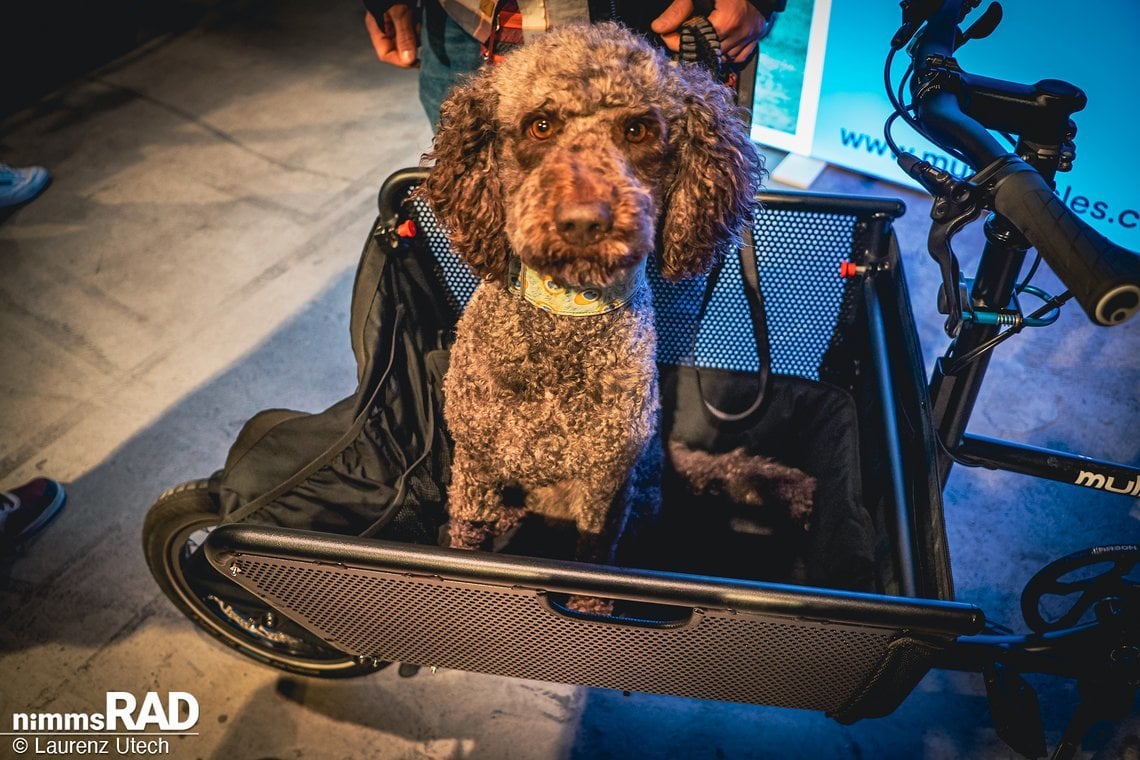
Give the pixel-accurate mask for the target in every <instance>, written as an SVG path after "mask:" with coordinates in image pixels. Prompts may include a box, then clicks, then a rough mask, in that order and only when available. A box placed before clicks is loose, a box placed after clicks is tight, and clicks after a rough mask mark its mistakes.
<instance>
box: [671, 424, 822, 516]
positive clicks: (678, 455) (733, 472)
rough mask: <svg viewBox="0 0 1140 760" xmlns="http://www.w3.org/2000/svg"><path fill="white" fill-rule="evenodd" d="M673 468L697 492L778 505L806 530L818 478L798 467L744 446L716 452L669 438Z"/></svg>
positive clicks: (759, 504) (751, 504)
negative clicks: (758, 453) (755, 452)
mask: <svg viewBox="0 0 1140 760" xmlns="http://www.w3.org/2000/svg"><path fill="white" fill-rule="evenodd" d="M669 461H670V464H672V466H673V469H674V470H676V472H677V473H678V474H679V475H680V476H681V477H682V478H683V479H684V480H685V482H686V484H687V485H688V486H689V487H690V488H692V489H693V493H695V494H696V495H698V496H704V495H710V496H725V497H727V498H728V499H729V500H731V501H732V502H733V503H735V504H745V505H748V506H754V507H765V506H767V507H771V506H776V507H779V508H780V509H786V510H787V515H786V517H787V519H789V520H790V521H792V522H793V523H794V524H796V525H799V526H800V527H802V528H803V529H804V530H807V529H808V527H809V526H810V523H811V510H812V500H813V496H814V493H815V479H814V478H812V477H811V476H810V475H807V474H806V473H804V472H803V471H801V470H798V469H796V468H795V467H789V466H788V465H785V464H781V463H779V462H777V461H775V460H773V459H769V458H768V457H762V456H757V455H755V454H749V453H748V452H746V451H745V450H744V449H743V448H738V449H733V450H732V451H728V452H724V453H718V454H713V453H710V452H707V451H699V450H697V449H690V448H689V447H688V446H686V445H685V444H683V443H681V442H679V441H670V442H669Z"/></svg>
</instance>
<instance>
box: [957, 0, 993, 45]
mask: <svg viewBox="0 0 1140 760" xmlns="http://www.w3.org/2000/svg"><path fill="white" fill-rule="evenodd" d="M1002 16H1003V12H1002V8H1001V3H998V2H992V3H990V4H989V5H988V6H987V7H986V10H985V11H984V12H983V13H982V15H981V16H979V17H978V20H977V21H975V22H974V23H972V24H970V28H969V29H967V30H966V31H964V32H961V33H960V34H959V36H958V40H957V42H956V43H955V45H954V49H955V50H957V49H958V48H960V47H962V46H963V45H965V44H966V43H967V42H969V41H970V40H980V39H984V38H986V37H989V36H990V35H991V34H993V33H994V30H995V29H997V26H998V24H1000V23H1001V19H1002Z"/></svg>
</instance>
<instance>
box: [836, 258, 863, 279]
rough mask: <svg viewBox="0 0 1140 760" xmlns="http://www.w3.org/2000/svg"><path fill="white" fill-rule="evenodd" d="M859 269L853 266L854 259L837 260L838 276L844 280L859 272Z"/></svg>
mask: <svg viewBox="0 0 1140 760" xmlns="http://www.w3.org/2000/svg"><path fill="white" fill-rule="evenodd" d="M859 269H860V268H859V267H857V266H855V262H854V261H841V262H839V276H840V277H841V278H842V279H844V280H846V279H847V278H848V277H854V276H855V275H857V274H859Z"/></svg>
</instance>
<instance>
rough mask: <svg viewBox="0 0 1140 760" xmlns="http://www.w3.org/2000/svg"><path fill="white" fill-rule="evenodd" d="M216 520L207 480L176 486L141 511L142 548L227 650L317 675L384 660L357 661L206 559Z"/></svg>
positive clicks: (179, 601) (160, 578) (372, 666)
mask: <svg viewBox="0 0 1140 760" xmlns="http://www.w3.org/2000/svg"><path fill="white" fill-rule="evenodd" d="M219 522H220V517H219V505H218V500H217V497H216V495H215V493H214V491H213V490H212V488H211V485H210V481H209V480H195V481H190V482H187V483H183V484H181V485H178V486H175V487H174V488H172V489H170V490H169V491H167V492H166V493H164V494H163V495H162V496H160V497H159V499H158V501H156V502H155V503H154V505H153V506H152V507H151V508H150V511H149V512H147V515H146V520H145V522H144V523H143V552H144V553H145V555H146V563H147V566H148V567H149V568H150V572H151V574H152V575H153V576H154V579H155V580H156V581H157V582H158V586H159V588H161V589H162V592H163V593H164V594H166V596H167V597H168V598H169V599H170V601H172V602H174V605H175V606H176V607H177V608H178V610H179V611H180V612H181V613H182V614H184V615H185V616H186V617H188V618H189V619H190V620H191V621H192V622H193V623H194V624H195V625H197V626H198V627H199V628H201V629H203V630H204V631H206V633H208V634H210V635H211V636H213V637H214V638H215V639H217V640H218V641H220V642H222V643H223V644H225V645H226V646H228V647H230V648H231V649H236V650H237V651H239V652H241V653H242V654H244V655H245V656H247V657H251V658H253V659H254V660H257V661H258V662H261V663H264V664H266V665H271V666H273V667H275V668H279V669H281V670H285V671H288V672H290V673H297V674H300V675H306V676H317V677H321V678H351V677H354V676H363V675H367V674H369V673H373V672H375V671H377V670H379V669H380V668H382V667H384V666H385V665H387V663H385V662H382V661H374V660H368V661H365V662H361V661H359V660H357V659H356V658H354V657H352V656H351V655H348V654H346V653H344V652H341V651H338V650H337V649H334V648H333V647H330V646H329V645H328V644H327V643H326V642H324V641H322V640H321V639H320V638H318V637H316V636H315V635H313V634H312V633H310V632H308V631H306V630H305V629H303V628H301V627H300V626H299V625H297V624H296V623H294V622H293V621H292V620H289V619H288V618H286V617H285V616H284V615H281V614H280V613H279V612H277V611H276V610H274V609H273V608H272V607H270V606H269V605H267V604H266V603H265V602H263V601H261V600H260V599H258V598H257V597H254V596H253V595H251V594H250V593H249V592H247V591H246V590H245V589H243V588H241V587H240V586H237V585H236V584H234V583H231V582H230V581H229V580H227V579H226V578H225V576H223V575H222V574H221V573H219V572H218V571H217V570H215V569H214V568H213V566H211V565H210V563H209V562H208V561H207V560H206V557H205V552H204V551H203V550H202V544H203V543H204V542H205V540H206V537H207V536H208V535H209V533H210V531H211V530H213V529H214V528H215V527H216V526H217V525H218V524H219Z"/></svg>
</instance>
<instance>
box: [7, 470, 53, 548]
mask: <svg viewBox="0 0 1140 760" xmlns="http://www.w3.org/2000/svg"><path fill="white" fill-rule="evenodd" d="M66 498H67V497H66V495H65V494H64V492H63V486H61V485H60V484H59V483H57V482H55V481H54V480H49V479H48V478H36V479H35V480H32V481H29V482H27V483H25V484H24V485H22V486H20V487H19V488H17V489H15V490H13V491H0V542H2V543H3V544H4V545H7V546H12V545H16V544H19V543H21V542H23V541H24V540H25V539H27V538H28V537H30V536H31V535H32V534H33V533H35V532H36V531H38V530H40V529H41V528H43V527H44V526H45V525H47V524H48V521H49V520H51V518H53V517H55V515H56V513H57V512H59V508H60V507H62V506H63V502H64V499H66Z"/></svg>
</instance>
